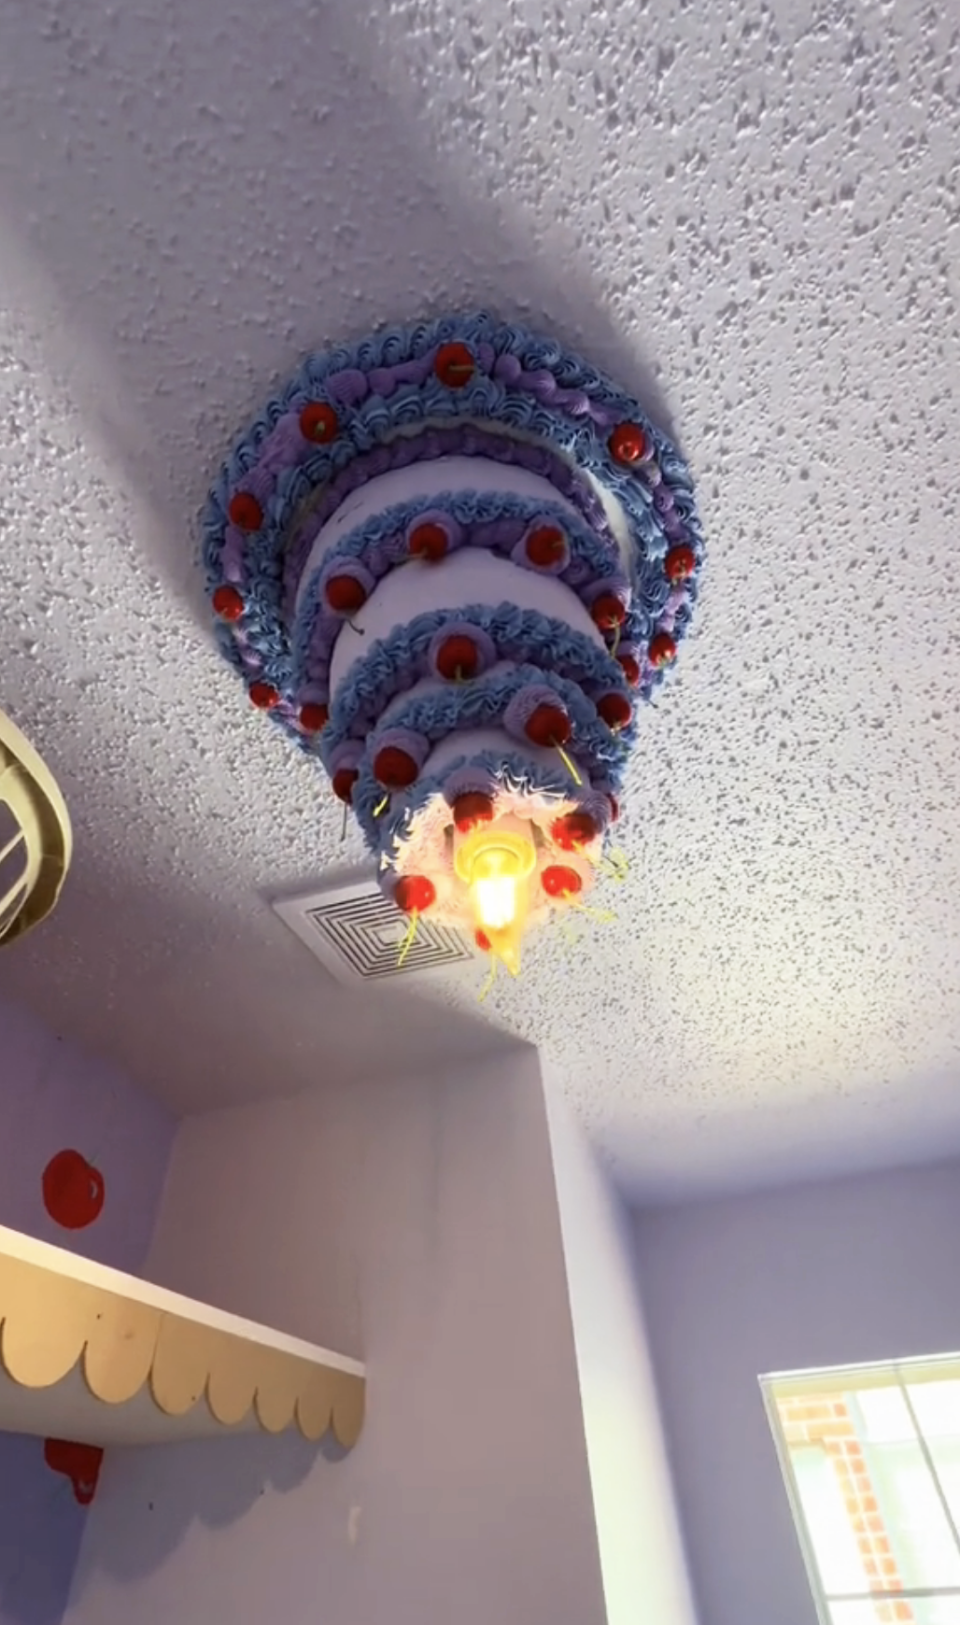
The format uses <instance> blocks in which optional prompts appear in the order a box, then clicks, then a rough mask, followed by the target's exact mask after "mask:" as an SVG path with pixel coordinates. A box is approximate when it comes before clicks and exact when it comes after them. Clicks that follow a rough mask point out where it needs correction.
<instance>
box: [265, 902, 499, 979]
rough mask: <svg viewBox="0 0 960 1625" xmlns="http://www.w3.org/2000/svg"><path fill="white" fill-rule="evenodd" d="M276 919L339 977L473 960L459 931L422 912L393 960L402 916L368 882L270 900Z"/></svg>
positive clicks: (395, 974) (412, 971)
mask: <svg viewBox="0 0 960 1625" xmlns="http://www.w3.org/2000/svg"><path fill="white" fill-rule="evenodd" d="M273 906H274V908H275V910H276V912H277V913H278V914H279V916H280V918H281V919H282V920H283V921H284V922H285V923H286V924H287V925H288V926H289V927H290V929H291V930H292V931H294V932H295V933H296V935H297V936H298V937H299V938H300V940H301V942H303V943H305V944H306V946H307V947H308V948H309V949H310V951H311V953H313V954H315V955H316V956H317V958H318V959H319V960H321V961H322V962H323V964H324V965H326V967H327V969H328V970H329V971H330V972H331V973H332V974H333V975H334V976H335V977H336V978H337V979H338V981H341V982H350V983H356V982H388V981H394V980H396V979H397V978H399V977H401V976H413V975H417V974H422V973H423V972H425V971H436V970H440V969H442V968H444V967H446V966H450V965H463V964H472V963H473V962H474V960H475V957H476V956H475V955H474V953H473V951H472V949H471V948H470V947H468V945H467V943H466V942H465V940H464V938H463V937H462V936H461V935H460V933H459V932H458V931H454V930H452V929H451V928H450V927H449V926H445V925H437V924H436V923H434V922H433V921H431V920H430V919H429V917H428V916H424V917H423V918H422V919H421V920H419V921H418V924H417V935H416V938H415V939H414V942H413V945H412V947H411V948H410V949H409V951H408V953H407V954H406V956H405V958H404V961H403V964H402V965H398V964H397V960H398V959H399V957H400V947H401V944H402V942H403V939H404V936H405V934H406V930H407V921H406V919H405V918H404V916H403V915H402V914H400V913H398V911H397V909H396V908H395V906H394V905H393V903H391V902H388V900H387V898H385V897H384V896H383V895H382V893H381V892H380V891H379V890H376V891H372V890H371V889H370V887H369V885H367V884H362V885H359V886H357V885H354V886H349V887H338V888H337V889H335V890H334V889H331V890H329V891H325V892H319V893H318V892H312V893H310V894H309V895H308V896H304V897H298V898H284V899H282V900H278V901H275V902H274V905H273Z"/></svg>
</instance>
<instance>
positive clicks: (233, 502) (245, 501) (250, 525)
mask: <svg viewBox="0 0 960 1625" xmlns="http://www.w3.org/2000/svg"><path fill="white" fill-rule="evenodd" d="M227 514H228V516H229V519H230V523H231V524H232V525H236V527H237V529H238V530H259V529H260V526H261V525H262V524H263V509H262V508H261V506H260V504H259V502H258V501H257V499H256V497H255V496H254V495H253V493H252V492H251V491H238V492H237V493H236V495H235V496H232V497H231V498H230V506H229V508H228V509H227Z"/></svg>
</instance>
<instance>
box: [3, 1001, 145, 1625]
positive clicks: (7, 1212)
mask: <svg viewBox="0 0 960 1625" xmlns="http://www.w3.org/2000/svg"><path fill="white" fill-rule="evenodd" d="M174 1131H175V1124H174V1122H173V1119H172V1118H171V1117H170V1116H169V1115H168V1114H167V1113H166V1112H165V1111H164V1110H163V1109H162V1108H161V1107H160V1106H158V1105H156V1103H155V1102H153V1101H151V1100H150V1099H148V1098H147V1096H145V1095H143V1094H141V1093H140V1092H139V1091H138V1090H136V1089H135V1088H134V1087H133V1086H132V1085H131V1084H130V1083H128V1082H127V1081H126V1080H125V1079H124V1078H123V1077H122V1076H121V1075H120V1074H118V1073H117V1072H116V1071H114V1070H113V1069H112V1068H111V1067H109V1066H107V1065H106V1064H104V1063H101V1062H97V1061H95V1060H94V1059H92V1058H91V1057H89V1056H86V1055H83V1054H81V1053H80V1052H79V1051H78V1050H76V1049H73V1048H71V1046H70V1045H68V1044H65V1043H64V1042H63V1041H62V1040H61V1039H59V1038H57V1037H56V1036H55V1035H54V1034H53V1033H51V1032H48V1031H47V1029H46V1028H45V1027H43V1026H42V1025H41V1024H40V1022H38V1021H37V1020H36V1019H35V1018H34V1017H33V1016H30V1015H27V1014H26V1013H25V1012H23V1011H21V1010H19V1009H17V1008H16V1007H15V1006H13V1005H10V1004H8V1003H7V1002H5V1001H3V1000H0V1224H5V1225H9V1226H11V1227H12V1228H13V1229H15V1230H23V1231H26V1232H27V1233H28V1234H30V1235H33V1236H40V1237H41V1238H42V1239H43V1240H44V1241H52V1242H55V1243H56V1244H57V1245H58V1246H60V1247H69V1248H72V1249H73V1250H74V1251H76V1252H80V1253H85V1254H87V1255H88V1256H89V1257H91V1258H97V1259H99V1260H100V1261H101V1262H103V1263H106V1264H113V1265H116V1266H117V1267H119V1268H120V1269H126V1270H131V1271H137V1270H138V1269H139V1268H140V1267H141V1266H142V1264H143V1262H144V1259H145V1257H146V1253H147V1249H148V1246H149V1242H150V1236H151V1232H152V1228H153V1220H154V1215H155V1212H156V1209H157V1206H158V1204H159V1199H160V1192H161V1190H162V1187H163V1180H164V1175H165V1172H166V1166H167V1160H168V1157H169V1154H170V1148H171V1146H172V1143H173V1136H174ZM67 1146H73V1147H75V1148H76V1149H77V1150H79V1151H82V1152H83V1154H84V1155H85V1156H86V1157H88V1159H89V1160H91V1161H93V1162H95V1163H96V1164H97V1166H98V1167H99V1169H100V1170H101V1172H102V1174H103V1176H104V1180H105V1184H106V1200H105V1202H104V1207H103V1211H102V1213H101V1215H100V1217H99V1219H97V1221H96V1222H95V1223H94V1224H93V1225H91V1226H90V1227H89V1228H88V1229H85V1230H80V1231H73V1232H70V1231H65V1230H61V1229H60V1228H59V1227H58V1226H57V1225H56V1224H54V1223H53V1221H52V1220H51V1219H50V1218H49V1217H48V1215H47V1213H46V1210H45V1209H44V1206H43V1200H42V1196H41V1187H40V1176H41V1174H42V1171H43V1169H44V1167H45V1165H46V1163H47V1162H48V1161H49V1159H50V1157H51V1156H52V1155H53V1154H54V1152H56V1151H60V1150H62V1149H64V1148H65V1147H67ZM42 1452H43V1446H42V1441H40V1440H39V1439H34V1438H26V1437H20V1436H18V1435H14V1434H0V1625H57V1622H58V1621H59V1620H60V1619H61V1618H62V1616H63V1611H64V1608H65V1606H66V1601H67V1595H68V1591H69V1585H70V1576H71V1574H72V1572H73V1568H74V1563H75V1560H76V1555H77V1550H78V1548H79V1544H80V1539H81V1535H82V1532H83V1528H84V1523H85V1520H86V1518H87V1517H88V1516H89V1514H88V1513H87V1512H85V1511H84V1510H83V1509H82V1508H81V1507H79V1506H78V1505H77V1503H76V1502H75V1500H74V1499H73V1495H72V1492H71V1489H70V1486H69V1484H68V1483H67V1481H66V1479H59V1478H57V1477H56V1476H55V1475H53V1474H52V1473H51V1472H50V1471H49V1469H48V1468H47V1467H46V1466H45V1465H44V1463H43V1459H42Z"/></svg>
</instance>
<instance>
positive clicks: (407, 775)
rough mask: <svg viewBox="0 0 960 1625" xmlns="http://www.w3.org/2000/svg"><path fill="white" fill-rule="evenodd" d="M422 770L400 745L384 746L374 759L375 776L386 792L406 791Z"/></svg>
mask: <svg viewBox="0 0 960 1625" xmlns="http://www.w3.org/2000/svg"><path fill="white" fill-rule="evenodd" d="M419 772H420V769H419V767H418V766H417V764H416V762H415V761H414V759H413V757H412V756H411V755H410V753H409V751H405V750H401V749H400V747H399V745H384V747H383V749H382V750H378V751H377V754H376V756H375V757H374V759H373V776H374V778H375V779H376V781H377V783H378V784H382V785H383V788H384V789H385V790H406V789H407V787H408V785H411V784H413V782H414V780H415V779H416V778H417V775H418V774H419Z"/></svg>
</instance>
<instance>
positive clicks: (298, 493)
mask: <svg viewBox="0 0 960 1625" xmlns="http://www.w3.org/2000/svg"><path fill="white" fill-rule="evenodd" d="M204 529H205V539H204V555H205V564H206V570H207V578H208V585H209V591H210V595H211V600H212V605H213V610H214V614H215V616H216V619H217V623H218V625H219V628H220V636H221V642H222V647H223V649H224V652H225V653H226V655H227V657H228V658H229V660H230V661H231V662H232V663H233V665H234V666H235V667H236V669H237V671H238V672H239V674H240V676H241V678H242V680H243V682H244V684H245V686H246V691H247V695H248V700H249V703H251V704H252V705H254V706H256V707H257V708H259V709H260V710H262V711H263V712H265V713H267V714H268V715H269V717H270V718H271V720H272V721H273V722H274V723H275V724H277V725H279V726H280V727H281V728H283V729H284V730H285V731H286V732H287V733H288V734H289V735H290V737H291V738H292V739H293V740H294V741H295V742H296V744H297V745H298V746H299V748H300V749H301V750H303V751H305V752H306V753H307V754H308V755H310V756H312V757H314V758H316V760H317V763H318V765H322V767H323V769H324V770H325V772H326V774H327V776H328V778H329V781H330V786H331V793H332V794H333V795H335V796H337V797H339V798H340V800H341V801H342V802H344V803H346V804H347V805H348V806H350V807H351V808H352V809H353V812H354V814H355V816H356V817H357V819H358V820H359V822H360V826H361V828H362V830H363V833H364V836H365V838H366V841H367V844H368V846H369V847H370V849H371V851H372V852H373V853H374V854H375V855H376V859H377V862H378V866H379V873H380V884H381V886H382V887H383V889H384V891H385V892H386V893H387V895H388V896H389V897H391V898H392V899H393V900H394V902H395V903H396V905H397V907H398V908H399V909H401V910H402V911H403V912H404V913H405V914H407V915H409V916H411V917H412V918H413V919H414V920H415V919H416V918H417V916H419V915H420V914H427V913H430V914H431V915H433V916H436V917H437V918H438V919H441V920H443V921H444V922H446V923H448V924H451V925H455V926H458V927H460V928H462V929H464V930H466V931H468V932H472V933H473V935H474V937H475V939H476V941H477V943H478V945H479V946H480V947H481V948H483V949H485V950H487V951H488V952H490V953H492V954H494V955H495V956H496V957H497V958H498V959H499V960H502V961H503V963H504V964H506V965H507V966H508V967H509V968H510V969H511V970H513V971H516V970H517V969H518V967H519V958H520V939H521V935H522V933H523V930H524V929H525V927H526V926H527V925H531V924H534V923H535V922H537V921H539V920H542V919H545V918H547V917H549V916H550V915H552V914H555V913H556V912H558V911H561V910H563V909H565V908H566V907H567V906H569V905H570V904H575V905H577V904H580V903H582V899H583V897H584V896H585V894H586V893H587V892H588V890H589V888H590V887H591V885H592V883H593V880H594V878H595V874H596V870H597V866H598V863H599V861H600V858H601V854H602V847H603V840H604V835H605V832H606V831H607V829H608V828H609V826H610V825H611V824H612V823H613V822H614V821H615V820H616V818H617V816H618V795H619V792H620V786H621V781H622V778H623V773H624V769H625V765H626V762H627V758H628V756H629V753H630V748H631V745H632V743H633V740H634V734H635V727H636V713H637V705H638V702H639V701H640V700H644V699H648V698H649V697H650V695H651V694H652V692H653V690H654V689H655V687H656V686H657V685H658V684H659V683H660V682H661V681H662V679H663V676H664V673H665V671H666V669H667V668H668V667H669V666H670V665H671V664H672V663H673V661H674V659H675V657H676V653H677V646H678V644H679V642H680V639H681V638H682V637H683V634H684V632H685V630H686V627H687V624H688V622H689V619H690V614H691V609H692V605H693V602H694V599H695V597H696V590H697V576H698V573H699V568H700V563H701V558H702V536H701V529H700V523H699V520H698V517H697V513H696V508H695V504H694V498H693V491H692V484H691V479H690V474H689V471H688V469H687V466H686V464H685V463H684V461H683V460H682V458H681V457H680V456H679V454H678V453H677V451H676V450H675V448H674V447H673V446H672V445H671V443H670V441H669V440H668V439H667V438H666V436H665V435H664V434H663V433H662V432H661V431H660V430H659V429H657V428H656V427H655V426H654V425H653V424H651V423H650V422H649V421H648V419H647V418H646V416H645V414H644V413H643V411H642V409H641V407H640V406H639V404H638V403H637V402H636V401H635V400H631V399H630V397H629V396H627V395H625V394H624V393H623V391H622V390H620V389H618V388H617V387H616V385H615V384H613V383H612V382H611V381H610V380H609V379H607V378H605V377H604V376H603V375H601V374H600V373H598V372H596V371H595V370H594V369H593V368H592V367H589V366H587V365H586V364H585V363H584V362H582V361H580V360H579V359H578V358H577V357H575V356H573V355H569V354H567V353H566V352H565V351H564V350H562V349H561V348H560V346H559V345H558V344H556V343H554V342H552V341H551V340H549V339H542V338H538V337H535V336H534V335H533V334H531V333H529V332H527V331H525V330H524V329H522V328H518V327H516V326H512V325H508V324H505V323H502V322H498V321H495V320H494V319H492V318H491V317H489V316H485V315H479V316H465V317H450V318H447V319H443V320H440V321H432V322H423V323H420V324H418V325H416V326H412V327H407V328H389V329H387V330H385V331H384V332H382V333H380V334H378V335H376V336H374V337H372V338H367V339H364V340H363V341H362V342H360V343H359V344H356V345H352V346H349V347H344V348H341V349H336V350H331V351H328V352H326V353H323V354H319V355H315V356H311V357H310V359H309V360H307V361H306V362H305V363H304V365H303V366H302V367H301V369H300V371H299V373H298V374H297V376H296V377H295V378H294V379H293V381H292V382H291V383H290V384H289V385H288V387H287V388H286V389H285V390H284V392H283V394H282V395H281V396H280V397H279V398H277V399H276V400H274V401H272V402H271V403H270V404H269V406H268V407H267V409H266V411H265V412H264V413H263V414H262V416H261V417H260V418H258V419H257V421H256V422H255V423H254V425H253V427H252V428H251V429H250V431H249V432H248V433H247V434H246V435H245V436H244V437H243V439H242V440H241V441H240V442H239V443H238V445H237V446H236V447H235V449H234V451H233V453H232V455H231V456H230V458H229V460H228V462H227V464H226V466H225V467H224V469H223V471H222V473H221V475H220V478H219V480H218V482H217V484H216V486H215V488H214V490H213V492H212V493H211V496H210V499H209V503H208V506H207V511H206V515H205V526H204Z"/></svg>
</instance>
